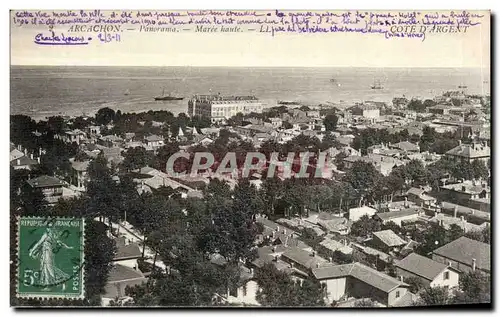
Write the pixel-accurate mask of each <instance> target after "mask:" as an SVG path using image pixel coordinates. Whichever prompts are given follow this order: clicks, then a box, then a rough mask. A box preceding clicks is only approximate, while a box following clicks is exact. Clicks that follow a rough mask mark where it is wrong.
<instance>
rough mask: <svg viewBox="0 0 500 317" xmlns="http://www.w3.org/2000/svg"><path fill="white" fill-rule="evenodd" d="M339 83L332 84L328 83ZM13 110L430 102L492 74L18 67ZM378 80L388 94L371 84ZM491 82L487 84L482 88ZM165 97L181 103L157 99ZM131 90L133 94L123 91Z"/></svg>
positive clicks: (482, 89) (474, 87)
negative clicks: (193, 100)
mask: <svg viewBox="0 0 500 317" xmlns="http://www.w3.org/2000/svg"><path fill="white" fill-rule="evenodd" d="M331 78H334V79H335V80H336V81H337V83H339V84H340V86H338V85H337V84H335V83H331V82H330V79H331ZM10 79H11V96H10V97H11V99H10V106H11V113H12V114H27V115H30V116H32V117H34V118H37V119H40V118H44V117H46V116H51V115H57V114H64V115H81V114H83V113H85V114H93V113H94V112H95V111H97V110H98V109H99V108H102V107H110V108H113V109H115V110H118V109H121V110H122V112H139V111H147V110H150V109H152V110H160V109H164V110H169V111H172V112H173V113H175V114H177V113H179V112H186V111H187V101H188V98H189V97H190V96H192V95H193V94H207V93H210V92H212V93H217V92H220V93H221V94H245V95H249V94H252V95H255V96H257V97H258V98H259V99H262V100H263V101H264V102H265V103H266V104H267V105H268V106H274V105H275V104H276V101H277V100H298V101H304V102H308V103H313V104H314V103H325V102H327V101H329V102H340V101H341V100H343V101H346V102H351V101H362V100H376V101H390V100H392V98H393V97H400V96H403V95H405V96H406V97H422V98H425V97H430V96H434V95H436V94H440V93H442V92H443V91H447V90H456V89H457V87H458V85H466V86H468V88H467V92H469V93H474V94H476V93H477V94H481V93H489V89H490V86H489V85H490V84H489V80H490V75H489V72H488V71H487V70H485V71H484V72H483V73H482V72H481V70H480V69H471V68H460V69H450V68H446V69H444V68H439V69H426V68H406V69H402V68H401V69H396V68H387V69H374V68H224V67H218V68H210V67H55V66H50V67H32V66H13V67H11V73H10ZM375 80H379V81H380V83H381V84H382V85H383V86H384V89H383V90H372V89H370V86H371V85H372V84H373V82H374V81H375ZM484 80H486V81H488V83H483V81H484ZM163 89H165V93H172V95H177V96H183V97H185V99H184V100H182V101H173V102H166V101H155V100H154V99H153V98H154V97H155V96H158V95H161V94H162V90H163ZM126 92H128V95H126V94H125V93H126Z"/></svg>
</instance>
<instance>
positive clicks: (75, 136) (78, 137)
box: [59, 129, 86, 144]
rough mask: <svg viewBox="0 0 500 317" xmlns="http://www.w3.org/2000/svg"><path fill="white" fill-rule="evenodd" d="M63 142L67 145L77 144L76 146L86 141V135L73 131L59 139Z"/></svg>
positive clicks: (76, 130)
mask: <svg viewBox="0 0 500 317" xmlns="http://www.w3.org/2000/svg"><path fill="white" fill-rule="evenodd" d="M59 138H60V139H61V140H62V141H63V142H65V143H73V142H75V143H76V144H80V143H82V141H83V140H85V139H86V133H85V132H83V131H81V130H79V129H75V130H71V131H66V132H65V133H64V135H63V136H60V137H59Z"/></svg>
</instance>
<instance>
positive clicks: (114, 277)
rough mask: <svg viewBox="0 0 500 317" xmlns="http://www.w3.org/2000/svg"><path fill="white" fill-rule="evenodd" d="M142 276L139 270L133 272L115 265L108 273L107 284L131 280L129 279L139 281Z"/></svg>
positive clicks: (128, 268) (125, 267)
mask: <svg viewBox="0 0 500 317" xmlns="http://www.w3.org/2000/svg"><path fill="white" fill-rule="evenodd" d="M143 277H144V274H142V273H141V271H139V270H134V269H133V268H130V267H127V266H124V265H121V264H115V265H114V266H113V267H112V268H111V270H110V271H109V277H108V283H110V282H116V281H123V280H131V279H139V278H143Z"/></svg>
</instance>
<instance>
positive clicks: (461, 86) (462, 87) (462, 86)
mask: <svg viewBox="0 0 500 317" xmlns="http://www.w3.org/2000/svg"><path fill="white" fill-rule="evenodd" d="M458 88H460V89H465V88H467V86H465V85H459V86H458Z"/></svg>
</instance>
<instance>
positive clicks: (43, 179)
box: [28, 175, 64, 188]
mask: <svg viewBox="0 0 500 317" xmlns="http://www.w3.org/2000/svg"><path fill="white" fill-rule="evenodd" d="M28 184H30V186H31V187H37V188H40V187H53V186H64V181H62V180H60V179H59V178H55V177H52V176H48V175H42V176H40V177H37V178H32V179H30V180H28Z"/></svg>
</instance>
